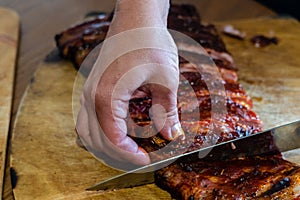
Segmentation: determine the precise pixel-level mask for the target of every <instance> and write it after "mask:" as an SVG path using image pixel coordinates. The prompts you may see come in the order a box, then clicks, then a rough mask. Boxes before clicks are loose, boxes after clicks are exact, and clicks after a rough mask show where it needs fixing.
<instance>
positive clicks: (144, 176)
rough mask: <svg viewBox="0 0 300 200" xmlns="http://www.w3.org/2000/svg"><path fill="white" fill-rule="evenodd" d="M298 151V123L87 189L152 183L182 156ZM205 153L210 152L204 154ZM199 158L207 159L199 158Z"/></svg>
mask: <svg viewBox="0 0 300 200" xmlns="http://www.w3.org/2000/svg"><path fill="white" fill-rule="evenodd" d="M297 148H300V120H297V121H294V122H291V123H288V124H285V125H280V126H277V127H275V128H272V129H268V130H266V131H263V132H259V133H255V134H253V135H249V136H246V137H242V138H238V139H234V140H230V141H226V142H223V143H219V144H216V145H213V146H210V147H205V148H201V149H198V150H195V151H192V152H187V153H184V154H182V155H178V156H174V157H171V158H168V159H165V160H162V161H159V162H155V163H152V164H150V165H147V166H143V167H140V168H137V169H134V170H131V171H128V172H126V173H124V174H121V175H118V176H115V177H113V178H110V179H107V180H104V181H101V182H100V183H98V184H96V185H94V186H92V187H90V188H87V190H90V191H95V190H114V189H121V188H130V187H135V186H141V185H145V184H151V183H154V173H155V170H156V169H159V168H160V167H164V166H165V165H166V164H168V163H172V162H174V161H176V160H177V159H179V158H182V157H185V156H192V155H196V154H198V155H199V159H204V160H205V159H208V160H211V159H226V158H231V157H239V156H254V155H261V154H274V153H280V152H285V151H289V150H293V149H297ZM207 151H209V152H210V153H208V154H207ZM201 155H206V156H205V157H203V158H202V157H201Z"/></svg>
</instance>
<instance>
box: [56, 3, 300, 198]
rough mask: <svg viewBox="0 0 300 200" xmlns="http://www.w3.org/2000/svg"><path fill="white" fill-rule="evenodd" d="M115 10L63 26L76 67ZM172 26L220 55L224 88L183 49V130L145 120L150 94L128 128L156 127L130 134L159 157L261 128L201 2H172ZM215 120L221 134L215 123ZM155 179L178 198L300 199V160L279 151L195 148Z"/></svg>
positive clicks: (135, 108) (133, 104) (64, 47)
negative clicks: (167, 132) (158, 128)
mask: <svg viewBox="0 0 300 200" xmlns="http://www.w3.org/2000/svg"><path fill="white" fill-rule="evenodd" d="M112 16H113V13H109V14H101V15H99V16H96V17H94V18H91V19H88V20H86V21H85V22H84V23H82V24H79V25H76V26H73V27H71V28H69V29H67V30H65V31H63V32H61V33H60V34H57V35H56V36H55V41H56V44H57V47H58V49H59V52H60V55H61V56H62V57H63V58H66V59H68V60H70V61H71V62H72V63H73V64H74V66H75V67H76V68H77V69H78V68H79V67H80V65H81V64H82V62H83V61H84V59H85V58H86V56H87V55H88V54H89V53H90V52H91V51H92V49H93V48H94V47H96V46H97V45H98V44H99V43H101V42H102V41H103V40H104V39H105V36H106V33H107V30H108V28H109V25H110V22H111V19H112ZM168 28H170V29H173V30H176V31H179V32H181V33H183V34H185V35H187V36H189V37H191V38H192V39H194V40H195V41H197V42H198V43H199V44H201V46H202V47H203V48H204V49H205V50H206V52H207V53H208V54H209V55H210V56H211V58H212V60H213V61H214V63H215V66H216V69H217V70H218V72H219V75H220V77H221V78H222V80H221V81H222V83H223V86H224V93H222V92H218V91H209V89H208V87H207V85H206V82H205V77H210V79H211V80H214V79H218V78H219V77H215V74H214V73H211V69H210V67H213V66H206V69H204V72H203V73H204V74H203V73H199V72H198V71H197V70H195V69H196V68H195V64H194V63H190V62H188V61H187V60H186V59H184V58H182V57H180V59H179V60H180V66H179V67H180V71H181V75H180V84H179V89H178V112H179V117H180V120H181V125H182V128H183V130H184V132H185V137H184V138H182V137H180V138H178V139H177V140H176V141H172V142H170V141H167V140H165V139H164V138H163V137H162V136H161V135H160V134H159V133H158V134H156V133H153V130H154V129H150V128H149V129H147V128H145V127H151V126H152V122H151V118H150V114H149V110H150V108H151V106H152V100H151V95H144V96H143V97H133V98H132V99H131V100H130V103H129V115H130V117H131V119H132V121H133V122H134V123H135V124H136V125H138V126H136V125H135V126H131V125H128V128H129V131H130V132H131V133H133V134H130V135H134V134H137V133H138V134H141V133H140V130H139V129H141V130H142V132H143V133H142V134H143V135H144V136H145V135H147V134H148V135H151V136H150V137H146V138H139V137H134V136H132V138H133V139H134V140H135V141H136V142H137V143H138V144H139V145H140V146H142V147H143V148H144V149H145V150H146V151H147V152H151V154H150V155H151V159H152V160H153V161H158V160H161V159H164V158H167V157H170V156H173V155H176V154H181V153H184V152H189V151H193V150H196V149H199V148H202V147H204V146H207V145H210V144H211V143H221V142H224V141H229V140H232V139H236V138H240V137H244V136H248V135H251V134H253V133H256V132H260V131H262V122H261V120H260V119H259V117H258V116H257V115H256V113H255V112H254V111H253V110H252V106H253V105H252V100H251V98H250V97H249V96H248V95H247V93H246V92H245V90H244V89H243V88H242V86H241V84H240V83H239V82H238V76H237V68H236V67H235V65H234V62H233V58H232V57H231V55H230V53H229V52H228V51H227V49H226V46H225V44H224V42H223V40H222V39H221V37H220V35H219V34H218V31H217V29H216V27H215V26H214V25H212V24H204V23H202V22H201V19H200V16H199V14H198V12H197V10H196V8H195V7H194V6H192V5H186V4H184V5H171V8H170V11H169V17H168ZM96 57H97V55H95V58H94V59H95V60H96ZM89 67H90V68H91V67H92V65H91V66H89ZM204 75H205V77H204ZM212 95H214V96H218V95H219V97H220V98H221V99H224V101H223V104H224V105H223V106H224V108H226V112H225V113H224V112H223V113H221V114H222V117H221V118H218V119H215V118H213V117H212V116H213V114H216V115H217V116H218V113H212V102H213V101H212ZM212 125H213V127H214V131H216V132H218V134H214V133H213V132H211V131H210V129H211V128H212ZM140 127H142V128H140ZM232 148H234V146H233V147H232ZM159 150H160V151H159ZM156 152H157V153H156ZM155 181H156V184H157V185H158V186H159V187H160V188H162V189H164V190H166V191H168V192H169V193H170V194H171V196H172V198H174V199H186V200H194V199H199V200H200V199H207V200H210V199H211V200H215V199H274V200H275V199H276V200H277V199H278V200H279V199H295V200H296V199H300V168H299V166H297V165H295V164H293V163H290V162H288V161H285V160H284V159H283V158H282V156H281V154H280V153H279V152H277V151H275V152H274V153H272V154H266V155H264V154H261V155H260V154H258V155H253V156H239V157H232V158H222V159H219V160H215V159H212V160H210V159H199V158H198V157H197V156H195V155H191V156H188V157H183V158H181V159H179V160H177V161H176V162H174V163H172V164H171V165H169V166H167V167H165V168H162V169H160V170H157V171H156V175H155Z"/></svg>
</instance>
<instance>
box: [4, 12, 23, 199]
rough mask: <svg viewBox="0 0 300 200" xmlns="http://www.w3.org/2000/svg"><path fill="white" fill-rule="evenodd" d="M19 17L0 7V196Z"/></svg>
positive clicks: (9, 117) (7, 136)
mask: <svg viewBox="0 0 300 200" xmlns="http://www.w3.org/2000/svg"><path fill="white" fill-rule="evenodd" d="M18 36H19V16H18V15H17V14H16V13H15V12H14V11H12V10H10V9H4V8H1V7H0V188H1V190H0V195H1V196H2V188H3V181H4V174H5V161H6V152H7V144H8V138H9V125H10V119H11V107H12V99H13V84H14V75H15V64H16V57H17V50H18V48H17V47H18Z"/></svg>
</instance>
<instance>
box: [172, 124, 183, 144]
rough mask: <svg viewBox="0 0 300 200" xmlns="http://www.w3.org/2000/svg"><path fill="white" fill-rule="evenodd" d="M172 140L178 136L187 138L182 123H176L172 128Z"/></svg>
mask: <svg viewBox="0 0 300 200" xmlns="http://www.w3.org/2000/svg"><path fill="white" fill-rule="evenodd" d="M171 132H172V140H174V139H176V138H179V137H180V138H181V139H182V140H184V139H185V134H184V131H183V130H182V128H181V125H180V124H179V123H177V124H175V125H174V126H173V127H172V129H171Z"/></svg>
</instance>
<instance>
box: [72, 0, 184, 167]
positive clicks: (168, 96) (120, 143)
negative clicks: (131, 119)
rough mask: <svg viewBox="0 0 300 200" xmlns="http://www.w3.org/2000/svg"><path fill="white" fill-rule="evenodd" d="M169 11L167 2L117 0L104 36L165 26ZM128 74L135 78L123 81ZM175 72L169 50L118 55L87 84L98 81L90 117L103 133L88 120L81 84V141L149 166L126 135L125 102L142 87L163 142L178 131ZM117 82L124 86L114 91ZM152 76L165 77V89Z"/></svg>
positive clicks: (119, 158)
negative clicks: (93, 118)
mask: <svg viewBox="0 0 300 200" xmlns="http://www.w3.org/2000/svg"><path fill="white" fill-rule="evenodd" d="M168 9H169V0H119V1H117V3H116V9H115V14H114V18H113V20H112V23H111V26H110V28H109V31H108V34H107V39H109V38H112V37H113V36H116V35H118V34H120V33H122V32H124V31H128V30H134V29H138V28H145V27H157V28H161V29H165V30H167V29H166V26H167V15H168ZM128 40H130V38H128ZM130 42H135V41H130ZM120 45H122V42H121V43H120V44H118V43H114V46H116V47H117V46H120ZM166 46H168V44H167V45H166ZM104 50H105V49H104ZM149 63H150V64H149ZM99 65H100V64H99V62H96V64H95V66H94V67H96V68H97V67H101V66H99ZM137 66H142V67H137ZM128 74H130V77H134V78H131V79H128V78H127V79H126V75H128ZM178 75H179V69H178V55H177V54H174V53H171V51H166V50H162V49H149V48H148V49H139V50H135V51H131V52H129V53H127V54H125V55H122V56H120V57H118V58H117V59H115V60H114V61H113V62H112V63H111V64H110V65H109V67H108V68H107V69H106V70H105V71H104V73H103V75H102V76H101V78H100V80H99V82H96V81H95V82H93V83H92V84H97V89H96V92H95V111H96V116H97V119H96V120H94V121H97V122H98V123H99V125H100V126H101V128H102V129H103V133H99V132H97V131H95V130H96V129H94V128H93V127H94V126H95V124H93V123H91V122H89V121H88V118H90V117H91V116H90V112H89V111H88V107H89V106H90V104H92V103H93V101H91V100H90V98H88V97H89V96H91V92H90V88H91V87H86V88H85V89H84V92H83V97H82V102H81V103H82V108H81V111H80V112H79V115H78V121H77V125H76V128H77V132H78V135H79V136H80V139H81V140H82V141H83V143H84V144H85V145H86V146H88V149H89V150H92V151H94V152H103V153H105V154H106V155H107V156H109V157H111V158H113V159H115V160H117V161H120V162H127V163H128V162H129V163H132V164H135V165H146V164H149V163H150V162H151V160H150V157H149V155H148V154H147V153H146V151H145V150H144V149H143V148H142V147H139V146H138V145H137V144H136V143H135V142H134V141H133V140H132V139H131V138H130V137H128V135H127V133H128V130H127V125H128V124H127V121H128V103H129V100H130V98H132V96H133V95H134V94H135V92H136V90H137V89H138V88H139V87H140V86H144V87H143V89H142V90H141V91H140V92H141V93H144V94H151V95H152V99H153V105H155V106H153V108H152V111H153V115H154V117H153V121H154V124H155V126H156V128H157V129H158V130H160V134H161V135H162V136H163V137H164V138H166V139H168V140H173V139H175V138H177V137H179V136H180V135H183V134H184V133H183V131H182V129H181V126H180V123H179V120H178V113H177V96H176V93H177V87H178V77H179V76H178ZM124 77H125V78H124ZM120 80H122V81H123V82H122V83H123V84H121V89H120V88H119V89H118V87H120V86H119V85H118V82H119V81H120ZM155 80H164V84H167V85H168V86H169V87H168V88H166V87H164V86H163V85H160V84H155V83H153V82H155ZM145 84H146V85H145ZM124 86H125V87H124ZM85 97H86V98H85ZM101 134H102V135H101Z"/></svg>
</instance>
